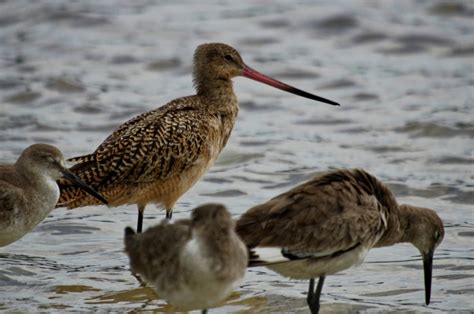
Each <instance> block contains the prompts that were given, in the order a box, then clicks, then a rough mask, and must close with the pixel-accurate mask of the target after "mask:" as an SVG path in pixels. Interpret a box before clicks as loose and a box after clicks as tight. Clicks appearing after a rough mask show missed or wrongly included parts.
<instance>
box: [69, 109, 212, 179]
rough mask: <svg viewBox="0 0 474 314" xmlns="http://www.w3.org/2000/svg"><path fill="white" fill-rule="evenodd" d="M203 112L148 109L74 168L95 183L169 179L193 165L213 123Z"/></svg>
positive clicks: (119, 129)
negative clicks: (206, 119) (149, 111)
mask: <svg viewBox="0 0 474 314" xmlns="http://www.w3.org/2000/svg"><path fill="white" fill-rule="evenodd" d="M200 114H201V112H200V111H198V110H192V109H190V110H189V111H186V110H183V109H180V110H178V111H165V112H156V114H155V115H153V114H149V113H147V115H142V118H141V119H138V118H134V119H132V120H131V121H133V125H131V124H132V123H131V121H129V122H127V123H125V124H126V125H128V127H126V128H125V127H123V126H120V127H119V128H118V129H117V131H116V132H114V133H113V134H112V135H110V136H109V137H108V138H107V140H106V141H104V142H103V143H102V144H101V145H100V146H99V147H98V148H97V150H96V151H95V153H94V154H91V155H85V156H82V159H81V160H82V162H79V163H78V164H76V165H74V166H73V167H72V168H71V170H73V171H74V172H75V173H76V174H77V175H79V177H80V178H81V179H83V180H84V181H85V182H87V183H89V184H91V185H92V186H94V187H98V186H102V185H107V184H113V183H119V182H132V183H146V182H152V181H155V180H160V179H166V178H168V177H170V176H173V175H175V174H178V173H180V172H181V171H183V170H184V169H186V168H187V167H190V166H191V165H192V164H193V163H194V162H195V161H196V160H197V159H198V158H199V157H200V153H201V150H202V149H203V146H204V145H203V144H204V143H206V140H207V136H208V134H209V132H208V129H209V128H211V126H210V125H208V124H206V122H205V119H200Z"/></svg>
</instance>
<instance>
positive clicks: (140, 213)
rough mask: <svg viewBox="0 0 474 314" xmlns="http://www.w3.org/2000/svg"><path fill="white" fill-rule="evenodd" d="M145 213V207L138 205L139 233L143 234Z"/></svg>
mask: <svg viewBox="0 0 474 314" xmlns="http://www.w3.org/2000/svg"><path fill="white" fill-rule="evenodd" d="M144 211H145V205H138V221H137V233H142V228H143V212H144Z"/></svg>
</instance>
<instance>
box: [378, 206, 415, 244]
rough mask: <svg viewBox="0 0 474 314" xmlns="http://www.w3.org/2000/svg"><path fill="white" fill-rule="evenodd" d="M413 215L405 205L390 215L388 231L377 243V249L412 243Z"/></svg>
mask: <svg viewBox="0 0 474 314" xmlns="http://www.w3.org/2000/svg"><path fill="white" fill-rule="evenodd" d="M410 216H411V213H410V211H409V209H407V208H405V207H404V206H403V205H401V206H397V211H396V212H394V213H392V214H391V215H390V218H389V220H388V224H387V231H386V232H385V233H384V235H383V236H382V238H381V239H380V240H379V241H378V242H377V245H376V246H377V247H383V246H391V245H394V244H397V243H402V242H411V219H410Z"/></svg>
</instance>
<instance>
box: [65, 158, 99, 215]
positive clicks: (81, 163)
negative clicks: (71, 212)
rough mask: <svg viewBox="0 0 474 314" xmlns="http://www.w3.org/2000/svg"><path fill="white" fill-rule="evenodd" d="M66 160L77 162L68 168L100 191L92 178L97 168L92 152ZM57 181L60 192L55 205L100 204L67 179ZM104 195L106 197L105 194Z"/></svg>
mask: <svg viewBox="0 0 474 314" xmlns="http://www.w3.org/2000/svg"><path fill="white" fill-rule="evenodd" d="M68 161H73V162H78V163H77V164H75V165H74V166H72V167H71V168H69V170H71V172H73V173H74V174H75V175H77V176H78V177H79V178H80V179H81V181H82V182H84V183H86V184H87V185H89V186H91V187H92V188H94V189H96V190H97V191H98V192H100V193H102V192H101V191H100V189H99V188H98V186H97V184H96V182H95V180H94V173H95V172H96V168H97V162H96V160H95V157H94V154H89V155H84V156H79V157H74V158H70V159H68ZM57 183H58V186H59V190H60V191H61V194H60V196H59V200H58V203H57V204H56V207H67V208H75V207H80V206H87V205H100V204H102V203H100V201H98V200H97V199H95V198H94V197H92V196H90V195H89V194H88V193H86V192H85V191H83V190H82V189H80V188H78V187H77V186H75V185H74V184H72V183H71V182H70V181H68V180H65V179H59V180H58V182H57ZM104 196H105V197H106V198H107V196H106V195H104Z"/></svg>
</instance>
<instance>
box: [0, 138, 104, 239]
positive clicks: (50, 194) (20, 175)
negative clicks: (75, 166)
mask: <svg viewBox="0 0 474 314" xmlns="http://www.w3.org/2000/svg"><path fill="white" fill-rule="evenodd" d="M61 177H64V178H65V179H67V180H69V181H70V182H71V183H72V184H74V185H75V186H77V187H78V188H79V189H82V190H84V191H85V192H86V193H89V194H90V195H92V197H95V198H97V200H98V201H100V202H102V203H104V204H107V201H106V200H105V199H104V198H103V197H102V196H101V195H100V194H98V193H97V192H96V191H94V190H93V189H92V188H90V187H89V186H87V185H86V184H84V183H83V182H82V181H80V179H79V178H77V177H76V176H75V175H74V174H73V173H72V172H70V171H69V170H68V169H67V168H65V167H64V157H63V154H62V153H61V151H59V149H57V148H56V147H54V146H51V145H47V144H34V145H31V146H30V147H28V148H26V149H25V150H24V151H23V152H22V153H21V155H20V157H19V158H18V160H17V161H16V163H15V164H14V165H0V247H2V246H6V245H8V244H10V243H13V242H15V241H16V240H18V239H20V238H21V237H23V236H24V235H25V234H27V233H28V232H30V231H31V230H33V228H34V227H35V226H36V225H37V224H39V223H40V222H41V221H42V220H43V219H44V218H46V216H47V215H48V214H49V213H50V212H51V211H52V210H53V209H54V207H55V206H56V203H57V201H58V199H59V187H58V184H57V183H56V180H58V179H59V178H61Z"/></svg>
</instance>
